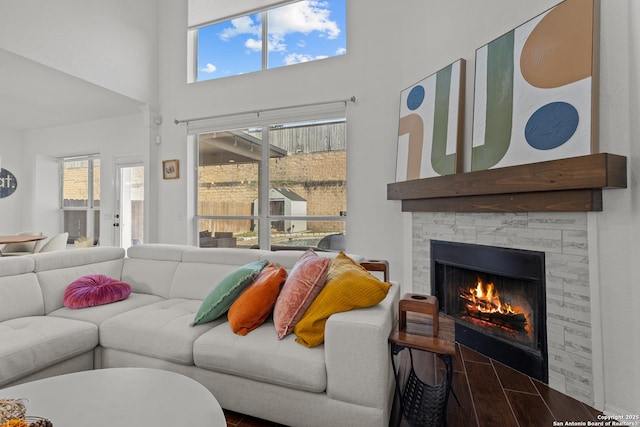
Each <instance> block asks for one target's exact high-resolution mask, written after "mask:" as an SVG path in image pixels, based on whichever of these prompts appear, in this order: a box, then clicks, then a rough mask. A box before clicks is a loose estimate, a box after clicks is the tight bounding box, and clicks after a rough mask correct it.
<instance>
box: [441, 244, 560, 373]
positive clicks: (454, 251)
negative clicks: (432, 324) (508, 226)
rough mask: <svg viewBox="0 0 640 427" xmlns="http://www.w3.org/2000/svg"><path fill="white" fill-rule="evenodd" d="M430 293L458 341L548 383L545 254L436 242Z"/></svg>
mask: <svg viewBox="0 0 640 427" xmlns="http://www.w3.org/2000/svg"><path fill="white" fill-rule="evenodd" d="M431 292H432V294H433V295H435V296H436V297H438V299H439V301H440V310H441V311H442V312H444V314H446V315H449V316H451V317H453V318H454V319H455V322H456V341H457V342H459V343H460V344H463V345H465V346H467V347H469V348H471V349H473V350H475V351H477V352H479V353H482V354H484V355H486V356H488V357H490V358H492V359H495V360H497V361H499V362H501V363H503V364H505V365H507V366H510V367H512V368H514V369H516V370H518V371H520V372H523V373H525V374H527V375H529V376H531V377H533V378H536V379H538V380H540V381H542V382H544V383H548V359H547V329H546V317H547V315H546V292H545V256H544V253H543V252H536V251H528V250H520V249H509V248H502V247H495V246H485V245H473V244H466V243H456V242H444V241H438V240H432V241H431Z"/></svg>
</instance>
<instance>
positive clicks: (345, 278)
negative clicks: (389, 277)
mask: <svg viewBox="0 0 640 427" xmlns="http://www.w3.org/2000/svg"><path fill="white" fill-rule="evenodd" d="M390 287H391V285H390V284H388V283H385V282H382V281H381V280H380V279H378V278H377V277H375V276H373V275H372V274H371V273H369V272H368V271H367V270H365V269H364V268H363V267H362V266H360V265H359V264H357V263H356V262H354V261H353V260H352V259H351V258H349V257H348V256H346V255H345V254H344V253H343V252H340V254H339V255H338V256H337V257H336V258H335V259H334V260H333V261H332V263H331V268H329V273H328V275H327V283H326V285H325V286H324V288H322V290H321V291H320V294H319V295H318V296H317V297H316V299H315V300H314V301H313V302H312V303H311V306H310V307H309V309H308V310H307V312H306V313H305V314H304V315H303V316H302V319H300V321H299V322H298V323H297V324H296V326H295V328H294V330H293V332H294V333H295V334H296V335H297V338H296V342H299V343H300V344H303V345H305V346H307V347H314V346H317V345H320V344H322V343H323V342H324V327H325V324H326V323H327V319H328V318H329V316H331V315H332V314H335V313H342V312H345V311H349V310H353V309H357V308H366V307H371V306H374V305H376V304H378V303H379V302H380V301H382V300H383V299H384V298H385V297H386V296H387V293H388V292H389V288H390Z"/></svg>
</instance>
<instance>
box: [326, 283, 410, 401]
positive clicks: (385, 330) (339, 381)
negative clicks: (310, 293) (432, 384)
mask: <svg viewBox="0 0 640 427" xmlns="http://www.w3.org/2000/svg"><path fill="white" fill-rule="evenodd" d="M391 285H392V286H391V288H390V289H389V293H388V294H387V297H386V298H385V299H384V300H383V301H382V302H380V303H379V304H378V305H376V306H373V307H369V308H364V309H359V310H351V311H348V312H344V313H337V314H334V315H332V316H331V317H329V319H328V320H327V323H326V326H325V342H324V346H325V362H326V366H327V395H328V396H329V397H330V398H332V399H336V400H341V401H345V402H350V403H354V404H358V405H364V406H368V407H373V408H381V409H385V410H389V406H390V399H389V394H390V392H391V389H392V388H393V373H392V372H391V369H392V368H391V359H390V353H389V344H388V338H389V333H390V332H391V329H392V328H393V326H394V324H395V322H396V319H397V307H398V299H399V295H400V286H399V285H398V284H397V283H394V282H391Z"/></svg>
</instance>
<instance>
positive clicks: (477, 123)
mask: <svg viewBox="0 0 640 427" xmlns="http://www.w3.org/2000/svg"><path fill="white" fill-rule="evenodd" d="M597 12H598V2H597V0H565V1H564V2H562V3H560V4H558V5H557V6H555V7H553V8H552V9H549V10H547V11H546V12H544V13H542V14H540V15H538V16H537V17H535V18H533V19H532V20H530V21H528V22H526V23H525V24H523V25H521V26H519V27H517V28H516V29H514V30H512V31H510V32H509V33H507V34H505V35H503V36H501V37H499V38H497V39H495V40H493V41H492V42H490V43H489V44H487V45H485V46H482V47H481V48H479V49H478V50H477V51H476V65H475V91H474V92H475V93H474V104H473V135H472V139H473V144H472V149H471V170H484V169H491V168H497V167H504V166H512V165H518V164H526V163H533V162H539V161H545V160H554V159H560V158H566V157H574V156H580V155H586V154H591V153H593V152H596V151H597V92H598V91H597V83H598V73H597V70H598V67H597V65H598V54H597V46H598V25H599V24H598V13H597Z"/></svg>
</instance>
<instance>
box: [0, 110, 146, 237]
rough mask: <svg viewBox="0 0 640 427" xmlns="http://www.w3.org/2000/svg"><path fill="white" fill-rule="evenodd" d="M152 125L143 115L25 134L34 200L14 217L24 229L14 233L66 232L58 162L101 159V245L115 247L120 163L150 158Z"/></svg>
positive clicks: (26, 182)
mask: <svg viewBox="0 0 640 427" xmlns="http://www.w3.org/2000/svg"><path fill="white" fill-rule="evenodd" d="M148 140H149V138H148V135H147V126H146V124H145V115H144V113H143V112H142V111H141V112H140V114H137V115H131V116H123V117H116V118H110V119H105V120H97V121H93V122H85V123H80V124H75V125H68V126H60V127H55V128H47V129H38V130H32V131H28V132H25V134H24V147H23V153H24V164H25V169H26V170H29V171H30V173H29V176H25V179H24V186H25V188H28V193H29V197H28V198H27V200H25V203H24V209H23V210H21V211H18V212H16V213H15V214H10V215H9V216H10V217H12V221H15V222H19V223H20V226H19V227H17V228H15V229H14V230H11V232H14V231H15V230H18V229H29V230H31V229H33V230H38V231H42V232H44V234H45V235H47V236H53V235H55V234H57V233H60V232H62V229H61V226H62V213H61V211H60V209H59V204H60V202H59V200H60V199H59V198H60V191H59V169H58V162H57V159H58V158H59V157H67V156H76V155H87V154H100V168H101V175H100V204H101V221H100V233H101V236H100V241H101V244H102V245H105V246H109V245H112V244H113V212H114V203H115V198H114V185H115V184H114V173H115V158H116V156H118V157H124V156H141V157H143V158H145V159H146V158H147V151H148V146H147V141H148ZM0 200H1V199H0Z"/></svg>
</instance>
